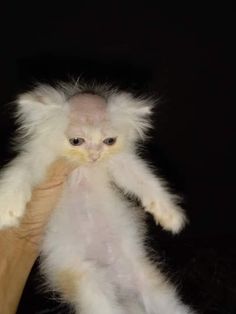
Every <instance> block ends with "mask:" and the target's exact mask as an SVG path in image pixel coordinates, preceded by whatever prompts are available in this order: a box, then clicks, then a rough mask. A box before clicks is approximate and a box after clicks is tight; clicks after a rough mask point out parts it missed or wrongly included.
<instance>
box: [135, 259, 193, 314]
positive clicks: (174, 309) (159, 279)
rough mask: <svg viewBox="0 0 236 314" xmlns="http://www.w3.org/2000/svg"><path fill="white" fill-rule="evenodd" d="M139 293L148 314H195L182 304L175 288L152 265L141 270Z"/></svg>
mask: <svg viewBox="0 0 236 314" xmlns="http://www.w3.org/2000/svg"><path fill="white" fill-rule="evenodd" d="M138 274H139V275H138V276H139V280H138V282H139V284H138V287H139V293H140V296H141V299H142V300H143V304H144V307H145V310H146V313H147V314H194V312H193V311H192V310H191V309H190V308H189V307H188V306H187V305H185V304H183V303H182V301H181V300H180V298H179V296H178V295H177V293H176V289H175V287H174V286H173V285H172V284H171V283H169V282H168V281H167V279H166V278H165V277H164V275H163V274H161V273H160V271H159V270H158V269H156V268H155V267H154V266H152V265H151V264H149V265H148V264H147V263H145V265H142V267H141V268H140V270H139V273H138Z"/></svg>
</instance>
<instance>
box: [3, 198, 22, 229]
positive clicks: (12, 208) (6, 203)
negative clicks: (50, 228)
mask: <svg viewBox="0 0 236 314" xmlns="http://www.w3.org/2000/svg"><path fill="white" fill-rule="evenodd" d="M24 210H25V203H24V202H23V200H22V198H20V197H19V196H18V197H17V196H16V197H14V199H10V198H9V197H4V195H1V196H0V229H5V228H8V227H14V226H17V225H18V224H19V222H20V218H21V217H22V216H23V213H24Z"/></svg>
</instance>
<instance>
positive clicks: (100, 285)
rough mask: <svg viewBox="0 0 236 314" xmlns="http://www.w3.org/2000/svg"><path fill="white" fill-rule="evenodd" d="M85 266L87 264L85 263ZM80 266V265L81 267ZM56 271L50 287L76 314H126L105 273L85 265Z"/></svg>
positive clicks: (97, 268)
mask: <svg viewBox="0 0 236 314" xmlns="http://www.w3.org/2000/svg"><path fill="white" fill-rule="evenodd" d="M85 264H87V263H85ZM81 266H82V265H81ZM81 266H80V267H78V266H77V267H76V268H71V267H70V268H68V269H63V270H60V271H58V270H57V271H56V272H55V274H54V278H53V280H51V282H52V285H53V286H55V288H56V290H57V291H59V292H60V293H61V295H62V297H63V298H64V299H65V301H67V302H69V303H70V304H72V305H73V306H74V308H75V310H76V313H78V314H127V313H126V312H125V311H123V309H122V307H121V305H119V304H118V300H117V296H116V290H115V287H114V286H113V284H112V283H111V282H110V280H109V278H108V276H107V274H106V271H105V270H103V269H101V268H100V267H94V266H93V265H92V266H91V265H86V266H84V267H81Z"/></svg>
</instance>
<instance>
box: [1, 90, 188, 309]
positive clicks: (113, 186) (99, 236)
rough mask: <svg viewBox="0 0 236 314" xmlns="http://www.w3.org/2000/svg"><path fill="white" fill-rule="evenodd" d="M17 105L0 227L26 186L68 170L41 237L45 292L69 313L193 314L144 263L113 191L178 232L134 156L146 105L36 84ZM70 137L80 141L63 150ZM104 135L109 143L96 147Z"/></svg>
mask: <svg viewBox="0 0 236 314" xmlns="http://www.w3.org/2000/svg"><path fill="white" fill-rule="evenodd" d="M17 104H18V118H19V121H20V123H21V125H22V127H21V130H20V131H21V134H22V135H23V136H24V138H23V142H22V141H20V147H21V153H20V154H19V156H18V157H17V158H16V159H15V160H13V161H12V162H11V163H10V164H9V165H8V167H6V168H5V169H4V171H2V173H1V179H0V208H1V211H0V228H4V227H8V226H13V225H16V224H17V223H18V222H19V219H20V217H21V216H22V215H23V213H24V209H25V205H26V203H27V202H28V201H29V199H30V196H31V191H32V188H33V187H34V186H35V185H36V184H38V183H39V182H40V181H41V180H42V179H43V178H44V176H45V173H46V171H47V168H48V166H49V165H50V164H51V163H52V162H53V161H54V160H56V159H57V158H58V157H61V156H64V157H65V158H67V159H68V160H71V162H73V163H75V162H76V163H77V165H78V167H76V169H75V170H74V171H73V172H72V174H71V175H70V177H69V178H68V181H67V182H66V183H65V188H64V193H63V195H62V198H61V200H60V202H59V204H58V206H57V208H55V211H54V213H53V215H52V217H51V219H50V221H49V224H48V227H47V229H46V233H45V237H44V242H43V246H42V271H43V273H44V274H45V275H46V278H47V280H48V282H49V284H50V286H51V288H52V289H55V290H56V291H58V292H59V293H60V294H61V296H62V297H63V298H64V299H65V300H66V301H67V302H69V303H70V304H72V305H73V306H74V307H75V309H76V313H82V314H187V313H188V314H190V313H193V312H192V310H190V309H189V308H188V307H187V306H185V305H184V304H183V303H182V302H181V301H180V299H179V297H178V296H177V294H176V291H175V288H174V287H173V286H172V285H171V284H170V283H169V282H168V280H167V279H166V278H165V277H164V276H163V274H161V272H160V271H159V269H157V268H156V266H154V265H153V264H152V263H151V262H150V260H149V259H148V257H147V256H146V254H145V250H144V247H143V237H144V226H143V222H142V212H141V210H139V209H137V208H133V207H132V205H131V204H130V203H129V201H128V200H126V198H125V197H124V195H122V194H121V192H120V189H117V187H118V188H121V189H122V190H123V192H124V193H131V194H133V195H135V196H137V197H138V198H139V199H140V201H141V204H142V206H143V208H144V210H146V211H148V212H150V213H151V214H152V215H153V216H154V218H155V220H156V222H157V223H158V224H160V225H161V226H162V227H163V228H164V229H165V230H168V231H171V232H173V233H177V232H179V231H180V230H181V229H182V227H183V226H184V223H185V222H186V218H185V215H184V213H183V210H182V209H181V208H180V207H179V206H178V205H177V204H176V197H175V196H174V195H172V194H170V193H169V192H168V191H167V189H166V188H165V186H164V184H163V182H162V180H160V179H159V178H158V177H157V176H155V175H153V173H152V171H151V170H150V169H149V167H147V165H146V163H145V162H144V161H143V160H141V159H140V158H139V157H138V156H137V154H136V153H135V143H136V141H137V140H138V139H140V138H142V139H144V138H145V133H146V130H147V129H148V128H149V127H150V122H149V117H150V114H151V110H152V106H153V103H152V102H151V101H150V100H147V99H140V98H139V99H137V98H134V97H133V96H132V95H131V94H128V93H124V92H120V91H118V90H115V89H111V88H109V87H107V86H101V87H99V86H94V87H93V88H88V87H83V86H77V85H72V84H71V85H70V84H68V85H66V84H64V85H60V86H57V87H55V88H53V87H50V86H44V85H39V86H38V87H36V88H35V89H34V90H33V91H31V92H29V93H26V94H23V95H21V96H20V97H19V98H18V100H17ZM93 108H94V109H93ZM87 109H88V110H87ZM77 122H78V123H77ZM73 137H74V138H77V137H79V138H80V137H82V138H85V143H83V144H82V145H80V146H78V147H77V146H72V145H71V144H70V142H69V140H70V138H73ZM109 137H112V138H116V142H115V143H114V145H111V146H109V145H108V146H107V145H105V144H104V143H103V140H104V139H106V138H109Z"/></svg>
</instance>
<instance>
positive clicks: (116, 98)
mask: <svg viewBox="0 0 236 314" xmlns="http://www.w3.org/2000/svg"><path fill="white" fill-rule="evenodd" d="M17 102H18V105H19V110H18V114H19V118H20V121H22V123H23V125H24V131H25V132H26V131H28V133H29V134H35V129H36V128H37V129H38V131H37V132H38V134H45V136H48V141H49V140H50V139H51V141H55V140H57V139H58V141H60V143H59V145H60V144H61V142H62V138H65V137H64V136H66V138H65V150H64V155H66V156H67V157H68V158H69V159H70V160H74V161H76V162H78V163H80V164H81V163H83V164H86V163H94V162H98V161H102V160H106V159H107V158H109V157H110V156H113V155H114V154H119V153H120V152H122V151H127V150H133V149H134V148H135V147H134V145H135V142H136V141H137V140H139V139H144V138H145V135H146V131H147V130H148V129H149V128H150V126H151V124H150V119H149V118H150V115H151V111H152V107H153V102H152V101H150V100H148V99H143V98H136V97H134V96H133V95H131V94H129V93H126V92H122V91H118V90H116V89H114V88H110V87H109V86H107V85H101V86H100V85H92V86H88V85H81V84H77V82H76V84H59V85H57V86H56V87H55V88H54V87H52V86H49V85H38V86H37V87H36V88H34V89H33V90H32V91H30V92H28V93H25V94H22V95H20V97H19V98H18V100H17ZM49 125H50V126H51V125H53V126H55V127H54V128H52V127H50V132H52V129H53V132H54V133H55V134H54V136H53V137H52V136H50V134H47V132H49V131H48V130H49V129H48V126H49ZM65 130H66V131H65ZM60 131H61V132H60ZM64 132H65V133H64ZM59 133H60V134H61V135H60V136H57V135H58V134H59ZM52 144H54V143H52Z"/></svg>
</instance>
